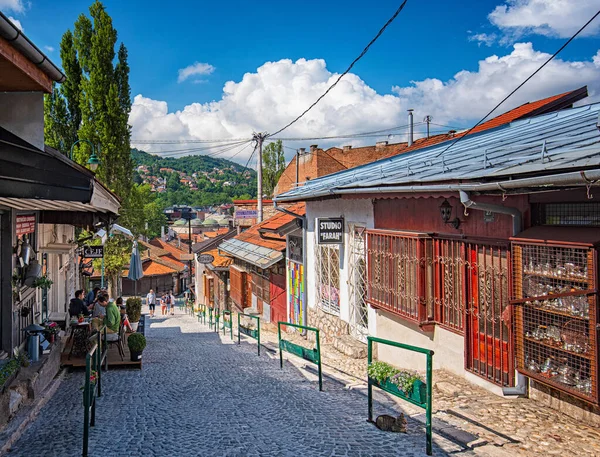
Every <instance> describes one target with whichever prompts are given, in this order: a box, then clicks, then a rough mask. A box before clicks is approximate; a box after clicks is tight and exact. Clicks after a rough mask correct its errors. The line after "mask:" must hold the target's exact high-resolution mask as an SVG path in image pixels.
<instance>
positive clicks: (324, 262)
mask: <svg viewBox="0 0 600 457" xmlns="http://www.w3.org/2000/svg"><path fill="white" fill-rule="evenodd" d="M316 260H317V262H316V263H317V264H316V267H317V269H316V289H317V305H318V306H319V307H320V308H321V309H323V311H325V312H327V313H331V314H335V315H339V314H340V248H339V246H337V245H322V244H317V245H316Z"/></svg>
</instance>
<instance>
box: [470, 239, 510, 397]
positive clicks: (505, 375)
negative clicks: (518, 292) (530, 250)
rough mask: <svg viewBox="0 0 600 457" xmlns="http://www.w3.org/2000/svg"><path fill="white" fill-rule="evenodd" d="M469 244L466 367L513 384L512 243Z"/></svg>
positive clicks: (485, 376)
mask: <svg viewBox="0 0 600 457" xmlns="http://www.w3.org/2000/svg"><path fill="white" fill-rule="evenodd" d="M466 247H467V249H466V252H467V262H466V267H467V309H466V324H467V328H466V339H465V344H466V346H467V347H466V351H465V352H466V369H467V370H468V371H471V372H473V373H475V374H477V375H478V376H481V377H482V378H484V379H487V380H488V381H490V382H493V383H494V384H497V385H499V386H511V385H513V383H514V368H513V360H512V356H511V353H512V351H511V348H510V346H511V344H510V341H511V339H510V313H509V294H508V274H509V270H508V265H509V255H508V246H498V245H496V246H490V245H482V244H471V243H469V244H467V246H466Z"/></svg>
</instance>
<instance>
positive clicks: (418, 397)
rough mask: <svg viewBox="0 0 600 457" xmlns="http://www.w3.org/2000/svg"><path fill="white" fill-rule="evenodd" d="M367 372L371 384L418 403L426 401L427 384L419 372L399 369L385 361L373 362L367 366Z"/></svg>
mask: <svg viewBox="0 0 600 457" xmlns="http://www.w3.org/2000/svg"><path fill="white" fill-rule="evenodd" d="M367 374H368V376H369V383H370V384H373V385H376V386H377V387H379V388H380V389H383V390H385V391H387V392H390V393H392V394H394V395H398V396H401V397H404V398H408V399H410V400H413V401H415V402H417V403H425V400H426V396H427V386H426V385H425V383H424V382H423V379H422V378H421V376H420V375H419V374H418V373H416V372H414V371H409V370H399V369H397V368H395V367H393V366H391V365H390V364H388V363H385V362H373V363H371V365H369V367H368V368H367Z"/></svg>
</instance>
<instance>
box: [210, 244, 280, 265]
mask: <svg viewBox="0 0 600 457" xmlns="http://www.w3.org/2000/svg"><path fill="white" fill-rule="evenodd" d="M219 249H220V250H221V251H223V252H226V253H227V254H229V255H232V256H234V257H236V258H238V259H242V260H244V261H246V262H248V263H251V264H252V265H255V266H257V267H259V268H262V269H266V268H269V267H270V266H272V265H275V264H276V263H277V262H279V261H280V260H281V259H283V253H281V252H280V251H275V250H273V249H269V248H265V247H263V246H257V245H255V244H252V243H247V242H245V241H241V240H237V239H235V238H233V239H231V240H227V241H224V242H222V243H221V244H220V245H219Z"/></svg>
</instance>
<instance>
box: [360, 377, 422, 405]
mask: <svg viewBox="0 0 600 457" xmlns="http://www.w3.org/2000/svg"><path fill="white" fill-rule="evenodd" d="M369 383H370V384H372V385H374V386H377V387H379V388H380V389H382V390H385V391H386V392H388V393H391V394H392V395H396V396H398V397H402V398H406V399H408V400H411V401H413V402H414V403H418V404H425V401H426V400H427V385H426V384H425V383H424V382H422V381H419V380H416V381H415V382H414V383H413V388H412V391H411V392H410V393H409V394H408V395H407V394H406V393H405V392H404V391H402V390H400V388H399V387H398V386H397V385H396V384H393V383H391V382H390V380H389V379H386V380H385V381H383V382H382V383H379V382H377V381H376V380H375V379H373V378H369Z"/></svg>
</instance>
